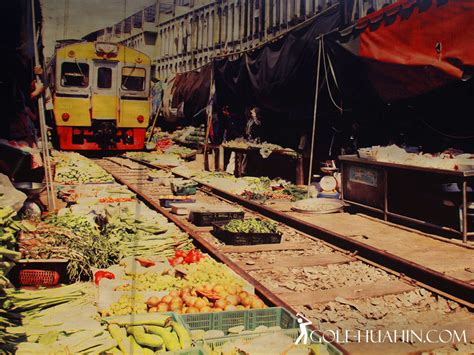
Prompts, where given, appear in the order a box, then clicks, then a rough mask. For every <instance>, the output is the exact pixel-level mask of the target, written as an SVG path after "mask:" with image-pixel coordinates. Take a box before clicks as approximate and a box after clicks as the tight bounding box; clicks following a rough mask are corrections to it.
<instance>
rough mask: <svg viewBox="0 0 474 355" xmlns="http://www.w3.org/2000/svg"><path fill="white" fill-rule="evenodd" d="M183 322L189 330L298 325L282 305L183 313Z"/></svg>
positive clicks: (294, 326) (248, 328) (226, 330)
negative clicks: (242, 309)
mask: <svg viewBox="0 0 474 355" xmlns="http://www.w3.org/2000/svg"><path fill="white" fill-rule="evenodd" d="M181 318H182V319H183V322H184V323H185V324H186V326H187V327H188V328H189V329H190V330H196V329H202V330H205V331H207V330H222V331H223V332H224V334H227V333H228V330H229V328H232V327H237V326H241V325H243V326H244V327H245V330H254V329H255V328H257V327H258V326H260V325H265V326H267V327H274V326H279V327H280V328H282V329H292V328H297V327H298V321H297V319H296V318H295V317H294V316H293V315H291V314H290V313H289V312H288V311H287V310H285V309H284V308H282V307H271V308H264V309H249V310H244V311H231V312H217V313H195V314H183V315H182V316H181Z"/></svg>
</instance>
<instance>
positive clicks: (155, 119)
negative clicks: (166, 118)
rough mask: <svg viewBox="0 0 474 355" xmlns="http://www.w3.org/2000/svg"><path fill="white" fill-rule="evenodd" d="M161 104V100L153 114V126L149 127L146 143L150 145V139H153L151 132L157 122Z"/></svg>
mask: <svg viewBox="0 0 474 355" xmlns="http://www.w3.org/2000/svg"><path fill="white" fill-rule="evenodd" d="M162 104H163V100H161V102H160V106H158V109H157V110H156V113H155V117H154V118H153V125H152V126H151V131H150V136H149V137H148V139H147V141H146V142H147V143H150V141H151V137H153V130H154V129H155V126H156V121H158V115H159V114H160V111H161V105H162Z"/></svg>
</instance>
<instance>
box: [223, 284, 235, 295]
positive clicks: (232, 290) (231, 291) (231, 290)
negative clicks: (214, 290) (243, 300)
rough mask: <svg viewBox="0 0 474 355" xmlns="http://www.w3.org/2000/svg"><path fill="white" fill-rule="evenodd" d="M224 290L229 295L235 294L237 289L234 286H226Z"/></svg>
mask: <svg viewBox="0 0 474 355" xmlns="http://www.w3.org/2000/svg"><path fill="white" fill-rule="evenodd" d="M225 289H226V290H227V292H228V293H229V295H235V294H237V287H235V286H234V285H227V286H226V288H225Z"/></svg>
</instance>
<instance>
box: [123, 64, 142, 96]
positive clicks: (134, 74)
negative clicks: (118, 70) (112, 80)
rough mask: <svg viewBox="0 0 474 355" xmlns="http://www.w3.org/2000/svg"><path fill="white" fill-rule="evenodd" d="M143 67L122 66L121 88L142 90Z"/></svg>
mask: <svg viewBox="0 0 474 355" xmlns="http://www.w3.org/2000/svg"><path fill="white" fill-rule="evenodd" d="M145 74H146V72H145V69H143V68H136V67H123V68H122V90H130V91H144V90H145Z"/></svg>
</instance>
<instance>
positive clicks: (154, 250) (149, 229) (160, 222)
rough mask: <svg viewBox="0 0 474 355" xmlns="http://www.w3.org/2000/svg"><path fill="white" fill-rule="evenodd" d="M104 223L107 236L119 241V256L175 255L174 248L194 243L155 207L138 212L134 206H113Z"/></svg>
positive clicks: (113, 241)
mask: <svg viewBox="0 0 474 355" xmlns="http://www.w3.org/2000/svg"><path fill="white" fill-rule="evenodd" d="M143 207H145V206H143ZM108 215H109V216H110V217H109V218H108V223H107V225H106V227H105V231H104V233H105V236H106V238H107V239H108V240H109V241H110V242H111V243H113V244H114V245H116V247H117V249H118V252H119V259H121V258H123V257H126V256H147V255H163V256H166V257H172V256H173V255H174V250H175V248H178V249H182V248H187V247H189V246H190V245H191V240H190V239H189V237H188V235H187V234H186V233H183V232H181V231H180V230H179V229H178V228H177V227H176V226H175V225H174V224H172V223H168V221H167V220H166V218H164V217H163V216H161V215H159V214H157V213H156V212H154V211H151V210H150V211H149V213H147V212H145V213H143V214H140V215H139V216H135V214H134V213H133V212H132V211H131V209H122V210H120V211H119V212H117V211H115V210H113V209H111V210H110V211H109V212H108Z"/></svg>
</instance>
